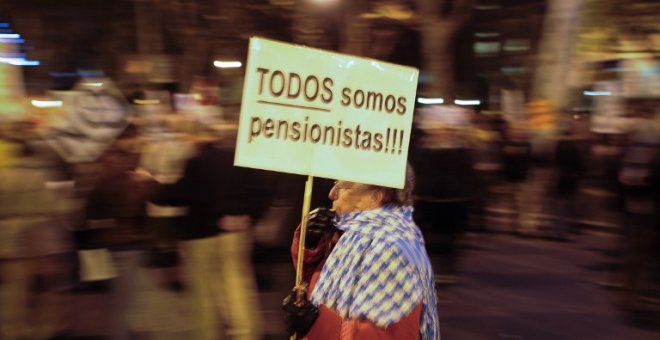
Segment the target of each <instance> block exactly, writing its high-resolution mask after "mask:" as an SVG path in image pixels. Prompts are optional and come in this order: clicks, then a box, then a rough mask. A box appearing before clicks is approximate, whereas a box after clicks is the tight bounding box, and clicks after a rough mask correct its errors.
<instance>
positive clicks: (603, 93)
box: [582, 91, 612, 96]
mask: <svg viewBox="0 0 660 340" xmlns="http://www.w3.org/2000/svg"><path fill="white" fill-rule="evenodd" d="M582 94H584V95H585V96H609V95H611V94H612V92H610V91H584V92H582Z"/></svg>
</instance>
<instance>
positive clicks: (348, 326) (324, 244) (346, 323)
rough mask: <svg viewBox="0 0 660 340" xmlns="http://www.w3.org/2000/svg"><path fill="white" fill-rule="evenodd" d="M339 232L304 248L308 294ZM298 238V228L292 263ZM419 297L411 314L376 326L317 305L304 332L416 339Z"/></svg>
mask: <svg viewBox="0 0 660 340" xmlns="http://www.w3.org/2000/svg"><path fill="white" fill-rule="evenodd" d="M338 240H339V234H335V235H334V236H333V237H332V239H331V240H328V239H327V238H324V239H322V240H321V241H320V242H319V246H318V247H317V248H316V249H305V255H304V257H303V268H304V269H303V280H304V281H305V282H308V283H309V290H308V291H309V296H311V293H312V292H313V291H314V287H315V286H316V283H317V282H318V279H319V276H320V275H321V270H322V269H323V265H324V264H325V261H326V259H327V258H328V255H330V251H331V250H332V247H334V245H335V244H337V241H338ZM299 241H300V234H299V231H296V233H295V235H294V237H293V243H292V244H291V255H292V257H293V263H294V265H295V263H296V260H297V258H298V244H299ZM422 306H423V303H422V301H419V302H418V303H417V306H416V307H415V308H414V309H413V310H412V311H411V312H410V314H408V315H406V316H405V317H403V318H402V319H401V320H399V321H397V322H395V323H393V324H391V325H389V326H388V327H386V328H382V327H378V326H376V325H375V324H374V323H372V322H371V321H369V320H358V319H350V320H345V319H342V318H341V317H340V316H339V314H338V313H337V312H336V311H335V310H333V309H330V308H328V307H327V306H325V305H321V306H319V317H318V319H316V322H315V323H314V325H313V326H312V328H311V329H310V331H309V333H307V336H306V338H307V339H309V340H373V339H392V340H395V339H396V340H408V339H411V340H412V339H419V337H420V334H419V324H420V320H421V315H422Z"/></svg>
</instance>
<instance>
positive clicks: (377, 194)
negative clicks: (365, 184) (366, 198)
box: [371, 190, 385, 207]
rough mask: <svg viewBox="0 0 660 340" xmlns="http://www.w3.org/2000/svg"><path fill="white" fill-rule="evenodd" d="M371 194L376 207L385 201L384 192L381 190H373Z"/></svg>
mask: <svg viewBox="0 0 660 340" xmlns="http://www.w3.org/2000/svg"><path fill="white" fill-rule="evenodd" d="M371 196H372V198H373V200H374V204H375V205H376V206H377V207H380V206H381V205H383V202H385V192H383V190H374V191H373V192H372V195H371Z"/></svg>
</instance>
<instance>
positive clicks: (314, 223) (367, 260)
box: [282, 169, 440, 340]
mask: <svg viewBox="0 0 660 340" xmlns="http://www.w3.org/2000/svg"><path fill="white" fill-rule="evenodd" d="M406 177H407V178H406V185H405V187H404V189H401V190H398V189H390V188H385V187H380V186H373V185H366V184H360V183H353V182H347V181H337V182H336V184H335V186H334V187H333V188H332V190H331V191H330V195H329V196H330V199H331V200H332V201H333V203H332V210H328V209H325V208H319V209H316V210H314V211H313V212H312V213H310V214H309V215H308V217H307V219H308V231H307V233H306V241H305V253H304V267H305V270H304V271H303V280H304V281H305V282H308V284H309V287H308V290H307V292H309V293H310V294H309V296H307V292H305V291H304V290H302V289H301V288H300V287H296V288H294V291H293V292H292V294H291V295H289V296H288V297H287V298H286V299H285V300H284V302H283V307H282V308H283V310H284V317H285V323H286V326H287V331H288V332H289V333H290V334H292V335H293V334H296V335H297V336H298V338H302V337H306V338H307V339H310V340H314V339H433V340H435V339H439V338H440V330H439V322H438V314H437V298H436V293H435V287H434V279H433V278H434V276H433V270H432V268H431V263H430V261H429V258H428V255H427V253H426V250H425V249H424V239H423V237H422V234H421V232H420V230H419V228H418V227H417V225H415V222H414V221H413V219H412V216H413V215H412V213H413V208H412V198H411V193H412V187H413V174H412V171H411V170H410V169H408V173H407V176H406ZM299 241H300V230H298V231H296V233H295V234H294V240H293V244H292V254H293V257H294V259H295V258H296V256H297V252H298V244H299ZM307 297H308V298H309V300H307V299H306V298H307Z"/></svg>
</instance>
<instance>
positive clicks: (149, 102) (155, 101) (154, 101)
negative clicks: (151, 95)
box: [133, 99, 160, 105]
mask: <svg viewBox="0 0 660 340" xmlns="http://www.w3.org/2000/svg"><path fill="white" fill-rule="evenodd" d="M133 103H135V104H138V105H156V104H160V100H158V99H135V100H133Z"/></svg>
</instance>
